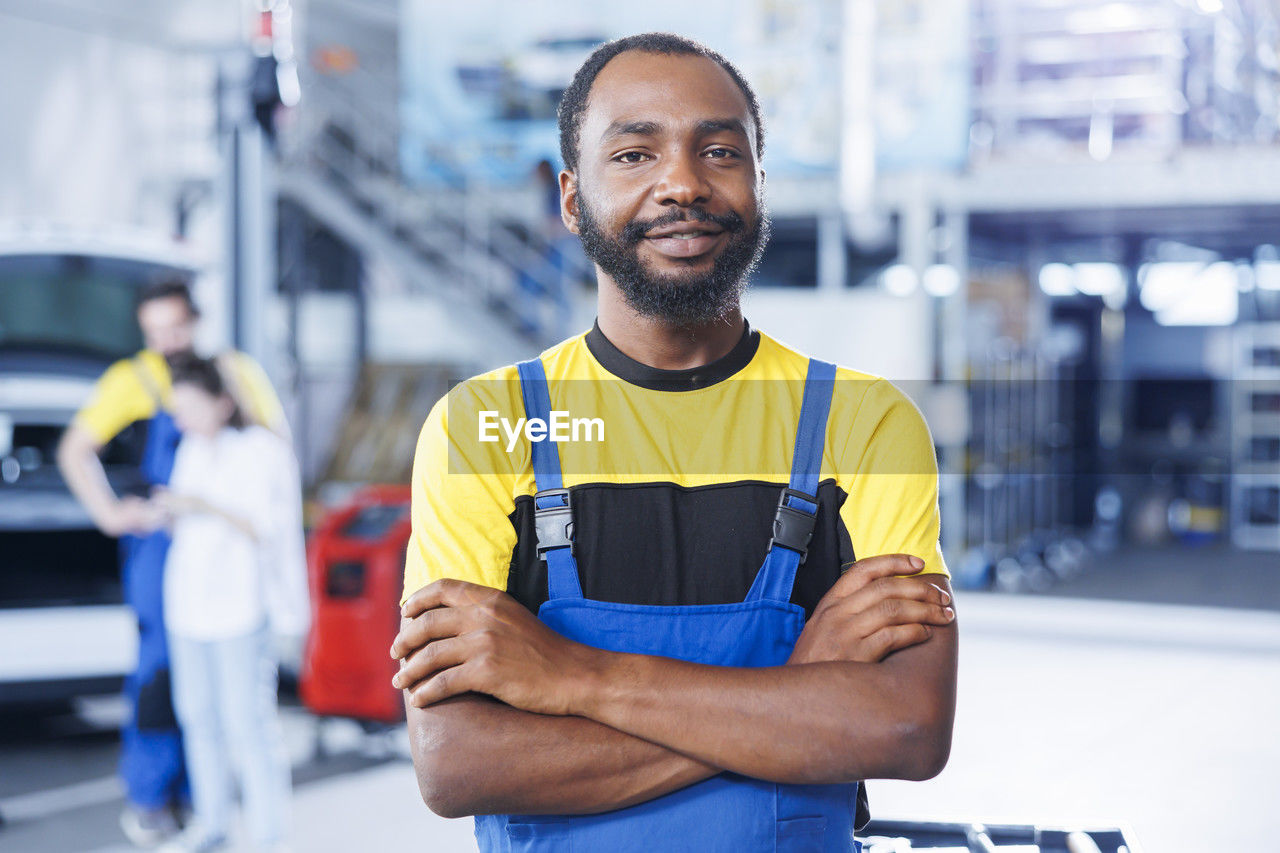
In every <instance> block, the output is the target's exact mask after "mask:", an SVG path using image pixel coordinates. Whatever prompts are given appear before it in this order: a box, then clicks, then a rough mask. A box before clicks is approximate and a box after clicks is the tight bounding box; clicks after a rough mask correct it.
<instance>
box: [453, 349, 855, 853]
mask: <svg viewBox="0 0 1280 853" xmlns="http://www.w3.org/2000/svg"><path fill="white" fill-rule="evenodd" d="M519 370H520V378H521V387H522V391H523V394H524V405H525V414H526V417H528V418H535V417H537V418H544V419H545V418H547V417H548V413H549V411H550V408H551V404H550V398H549V395H548V392H547V381H546V375H545V373H544V372H543V369H542V364H541V362H540V361H538V360H533V361H529V362H523V363H521V364H520V365H519ZM834 378H835V366H834V365H831V364H827V363H825V362H820V361H815V360H811V361H810V363H809V372H808V377H807V379H806V381H805V388H804V398H803V404H802V407H801V412H800V423H799V427H798V428H797V432H796V444H795V451H794V454H793V461H792V471H791V482H790V487H789V488H787V489H784V490H783V491H782V497H781V499H780V501H779V510H778V515H777V518H776V520H775V523H774V538H773V540H772V541H771V543H770V547H769V552H768V555H767V556H766V557H765V560H764V564H763V565H762V566H761V568H760V571H759V573H758V574H757V575H756V578H755V582H754V583H753V584H752V586H751V590H750V591H749V592H748V593H747V597H746V600H745V601H742V602H740V603H734V604H713V605H694V606H665V607H664V606H649V605H630V604H614V603H609V602H604V601H595V600H592V599H589V598H586V597H585V596H584V595H583V593H582V586H581V583H580V580H579V577H578V566H577V562H576V560H575V558H574V554H573V544H572V543H573V538H574V537H573V527H572V525H573V519H572V514H571V509H570V502H569V493H568V490H566V489H564V488H563V482H562V479H561V470H560V457H559V452H558V450H557V449H556V447H555V445H554V444H553V443H551V442H549V441H543V442H535V443H533V469H534V477H535V480H536V486H537V489H538V492H537V494H536V495H535V496H534V506H535V517H536V522H535V524H536V527H537V531H538V551H539V553H540V554H543V555H545V558H546V561H547V582H548V590H549V597H548V600H547V601H546V603H544V604H543V605H542V607H541V608H540V609H539V611H538V618H539V619H541V620H542V621H543V622H544V623H546V624H547V625H548V626H550V627H551V628H553V629H555V630H556V631H557V632H559V633H560V634H562V635H564V636H566V637H568V638H570V639H572V640H576V641H578V642H581V643H586V644H588V645H591V646H595V647H598V648H603V649H608V650H611V651H617V652H631V653H638V654H648V655H661V656H664V657H671V658H679V659H682V660H687V661H693V662H696V663H702V664H714V665H719V666H736V667H748V666H750V667H763V666H780V665H782V664H784V663H786V661H787V658H788V657H789V656H790V654H791V651H792V649H793V648H794V646H795V643H796V640H797V639H798V638H799V636H800V631H801V629H802V628H803V627H804V609H803V608H801V607H800V606H799V605H796V604H792V603H791V587H792V584H793V582H794V581H795V576H796V569H797V568H798V567H799V565H800V563H801V561H802V560H803V559H804V549H805V547H806V546H807V544H808V540H809V536H810V535H811V534H812V530H813V523H814V517H815V516H816V514H817V511H818V503H817V498H816V497H814V496H815V495H816V493H817V491H818V479H819V473H820V470H821V464H822V447H823V443H824V435H825V432H826V423H827V412H828V410H829V408H830V403H831V392H832V387H833V382H834ZM538 516H540V517H538ZM806 527H807V530H806V529H805V528H806ZM797 531H798V532H797ZM857 793H858V783H850V784H832V785H784V784H777V783H774V782H766V781H762V780H759V779H753V778H749V777H746V776H741V775H738V774H736V773H729V772H723V773H720V774H719V775H717V776H714V777H712V778H710V779H707V780H705V781H703V782H699V783H697V784H694V785H691V786H689V787H687V788H684V789H682V790H679V791H674V792H672V793H670V794H666V795H664V796H661V797H658V798H656V799H654V800H650V801H649V802H646V803H641V804H640V805H637V806H631V807H629V808H624V809H618V810H615V811H611V812H606V813H603V814H594V815H479V816H477V817H476V839H477V841H478V842H479V845H480V849H481V850H482V851H513V853H516V851H614V853H622V851H645V853H648V851H653V850H664V851H666V850H679V851H684V850H687V851H699V853H714V851H724V853H744V851H745V853H750V851H770V853H772V852H773V851H806V853H811V852H812V853H818V852H819V851H821V853H836V851H841V853H851V851H852V852H854V853H856V851H859V850H861V845H859V844H858V842H856V841H855V840H854V838H853V829H854V827H853V823H854V810H855V805H856V801H857Z"/></svg>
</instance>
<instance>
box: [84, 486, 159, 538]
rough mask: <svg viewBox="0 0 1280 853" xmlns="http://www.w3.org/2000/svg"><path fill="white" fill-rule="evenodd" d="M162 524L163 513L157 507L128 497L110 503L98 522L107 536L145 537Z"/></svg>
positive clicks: (139, 499)
mask: <svg viewBox="0 0 1280 853" xmlns="http://www.w3.org/2000/svg"><path fill="white" fill-rule="evenodd" d="M163 524H164V513H163V512H162V511H161V510H160V508H159V507H157V506H155V505H153V504H152V503H151V502H150V501H146V500H143V499H142V498H137V497H133V496H132V495H130V496H127V497H123V498H120V499H119V500H117V501H115V502H114V503H112V504H111V505H110V509H109V510H108V511H107V512H106V513H105V514H104V515H103V517H102V518H101V519H100V520H99V524H98V526H99V527H100V528H101V529H102V532H103V533H105V534H107V535H108V536H124V535H125V534H133V535H135V536H145V535H146V534H148V533H152V532H154V531H155V530H158V529H159V528H160V527H161V526H162V525H163Z"/></svg>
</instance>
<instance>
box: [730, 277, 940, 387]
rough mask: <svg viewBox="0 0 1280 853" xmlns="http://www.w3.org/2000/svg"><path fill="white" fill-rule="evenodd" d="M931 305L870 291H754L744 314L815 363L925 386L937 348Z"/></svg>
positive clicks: (920, 296)
mask: <svg viewBox="0 0 1280 853" xmlns="http://www.w3.org/2000/svg"><path fill="white" fill-rule="evenodd" d="M929 299H930V297H928V296H925V295H924V294H922V293H919V292H917V293H916V294H915V295H914V296H908V297H901V296H891V295H889V294H887V293H884V292H883V291H880V290H877V289H875V288H869V287H864V288H856V289H852V290H843V291H838V292H822V291H818V290H797V289H790V288H787V289H783V288H769V289H753V290H749V291H748V292H747V294H746V296H745V297H744V298H743V301H742V312H743V314H744V315H746V318H747V320H748V321H749V322H750V323H751V324H752V326H754V327H756V328H758V329H760V330H761V331H763V332H766V333H767V334H769V335H770V336H772V337H774V338H777V339H779V340H781V341H782V342H783V343H786V344H788V345H790V346H792V347H795V348H796V349H798V350H800V351H801V352H804V353H807V354H808V355H811V356H814V357H816V358H821V359H825V360H827V361H834V362H836V363H837V364H840V365H841V366H843V367H850V368H853V369H854V370H860V371H862V372H864V373H872V374H875V375H877V376H883V377H885V378H886V379H889V380H895V381H904V380H922V379H925V380H927V379H929V378H931V376H932V370H933V347H934V340H933V325H932V306H931V305H930V304H929ZM904 390H907V389H905V388H904Z"/></svg>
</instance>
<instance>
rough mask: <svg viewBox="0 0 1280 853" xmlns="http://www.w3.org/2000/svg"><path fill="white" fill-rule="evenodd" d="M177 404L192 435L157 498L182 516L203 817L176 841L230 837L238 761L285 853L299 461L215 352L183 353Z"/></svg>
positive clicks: (253, 830)
mask: <svg viewBox="0 0 1280 853" xmlns="http://www.w3.org/2000/svg"><path fill="white" fill-rule="evenodd" d="M172 400H173V412H174V418H175V420H176V422H177V424H178V426H179V428H180V429H181V430H182V434H183V439H182V442H181V444H180V445H179V446H178V451H177V455H176V457H175V460H174V467H173V476H172V478H171V479H170V483H169V488H168V490H162V491H159V492H157V493H156V495H155V496H154V498H153V499H154V500H155V502H156V503H157V504H158V505H159V506H160V507H161V508H162V509H163V510H164V511H165V512H166V513H167V514H168V515H169V517H170V518H171V519H172V527H173V544H172V546H171V547H170V549H169V554H168V558H167V561H166V563H165V577H164V607H165V613H166V618H167V628H168V632H169V647H170V654H171V657H172V665H173V702H174V708H175V710H176V711H177V715H178V719H179V721H180V722H181V724H182V726H183V733H184V739H185V750H186V757H187V762H188V767H189V772H190V778H191V788H192V799H193V805H194V810H195V813H194V821H193V822H192V825H191V826H190V827H189V828H188V830H187V831H185V832H184V833H183V834H182V836H180V837H179V838H178V839H176V840H175V842H174V843H173V844H172V845H170V846H169V848H167V849H172V850H181V851H207V850H214V849H217V848H218V847H220V846H222V845H223V844H225V843H226V841H227V838H228V833H229V830H230V823H231V802H232V800H231V776H232V768H233V766H234V768H235V770H236V774H235V775H236V776H238V777H239V781H240V787H241V792H242V799H243V802H244V808H245V816H246V824H247V829H248V834H249V837H250V839H251V841H252V842H253V843H254V844H255V845H257V846H259V847H261V848H263V849H283V848H284V846H285V844H286V841H287V837H288V831H289V797H290V777H289V763H288V758H287V756H286V754H285V752H284V747H283V744H282V741H281V734H280V724H279V718H278V714H277V710H276V675H277V661H276V659H275V656H274V654H273V651H272V637H271V635H272V633H275V634H278V635H280V634H283V635H285V636H294V637H300V636H301V635H302V633H303V632H304V631H305V628H306V622H307V616H308V605H307V591H306V572H305V563H304V557H303V554H302V517H301V490H300V486H299V476H298V468H297V463H296V461H295V459H294V457H293V452H292V450H291V449H290V447H289V445H288V443H287V441H285V440H284V439H282V438H281V437H280V436H278V435H277V434H275V433H273V432H271V431H270V430H267V429H266V428H264V427H260V426H256V425H247V424H246V421H245V419H244V417H243V415H242V413H241V412H240V410H239V408H238V407H237V405H236V402H235V400H234V398H233V397H232V396H231V395H230V394H229V393H228V390H227V386H226V383H225V381H224V379H223V377H222V376H221V374H220V373H219V370H218V366H217V364H216V363H215V362H214V361H212V360H207V359H201V358H196V357H194V356H192V357H189V358H184V359H181V360H179V361H178V362H176V363H175V364H174V365H173V398H172Z"/></svg>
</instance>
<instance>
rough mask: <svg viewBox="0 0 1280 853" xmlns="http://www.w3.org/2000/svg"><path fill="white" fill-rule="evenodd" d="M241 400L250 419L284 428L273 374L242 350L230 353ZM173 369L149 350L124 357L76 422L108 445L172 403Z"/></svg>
mask: <svg viewBox="0 0 1280 853" xmlns="http://www.w3.org/2000/svg"><path fill="white" fill-rule="evenodd" d="M222 358H225V359H226V361H227V362H228V363H229V364H230V365H231V372H232V381H234V382H235V383H236V389H235V394H236V399H237V400H239V401H240V402H241V403H242V404H243V405H244V407H245V408H246V409H247V410H248V411H246V412H245V416H246V417H248V418H249V419H250V420H252V421H253V422H254V423H258V424H261V425H263V426H265V427H267V428H268V429H272V430H276V431H280V430H282V429H283V428H284V423H285V420H284V408H283V407H282V406H281V405H280V399H279V398H278V397H276V392H275V389H273V388H272V387H271V381H270V380H269V379H267V374H266V373H265V372H263V370H262V368H261V367H260V366H259V365H258V363H257V362H256V361H254V360H253V359H252V358H250V357H249V356H247V355H245V354H244V353H242V352H232V353H228V354H227V355H226V356H224V357H222ZM170 390H171V384H170V381H169V365H168V363H167V362H165V360H164V356H162V355H160V353H158V352H155V351H153V350H143V351H142V352H140V353H138V354H137V355H135V356H133V357H132V358H122V359H120V360H119V361H117V362H116V363H115V364H113V365H111V366H110V367H108V368H107V370H106V372H105V373H103V374H102V376H101V377H99V379H98V382H97V384H95V385H94V387H93V392H92V393H91V394H90V395H89V401H88V402H87V403H85V405H84V407H83V408H81V409H80V411H79V412H77V413H76V418H75V423H76V424H77V425H78V426H80V427H81V428H83V429H84V430H86V431H87V432H88V433H89V434H90V435H91V436H93V438H94V439H95V440H96V441H97V442H98V443H99V444H106V443H107V442H109V441H111V439H113V438H115V437H116V436H117V435H118V434H119V433H120V432H121V431H122V430H124V428H125V427H127V426H129V425H130V424H132V423H136V422H138V421H145V420H148V419H150V418H151V417H153V416H154V415H155V414H156V407H157V406H160V407H161V408H165V407H167V406H168V404H169V392H170Z"/></svg>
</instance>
